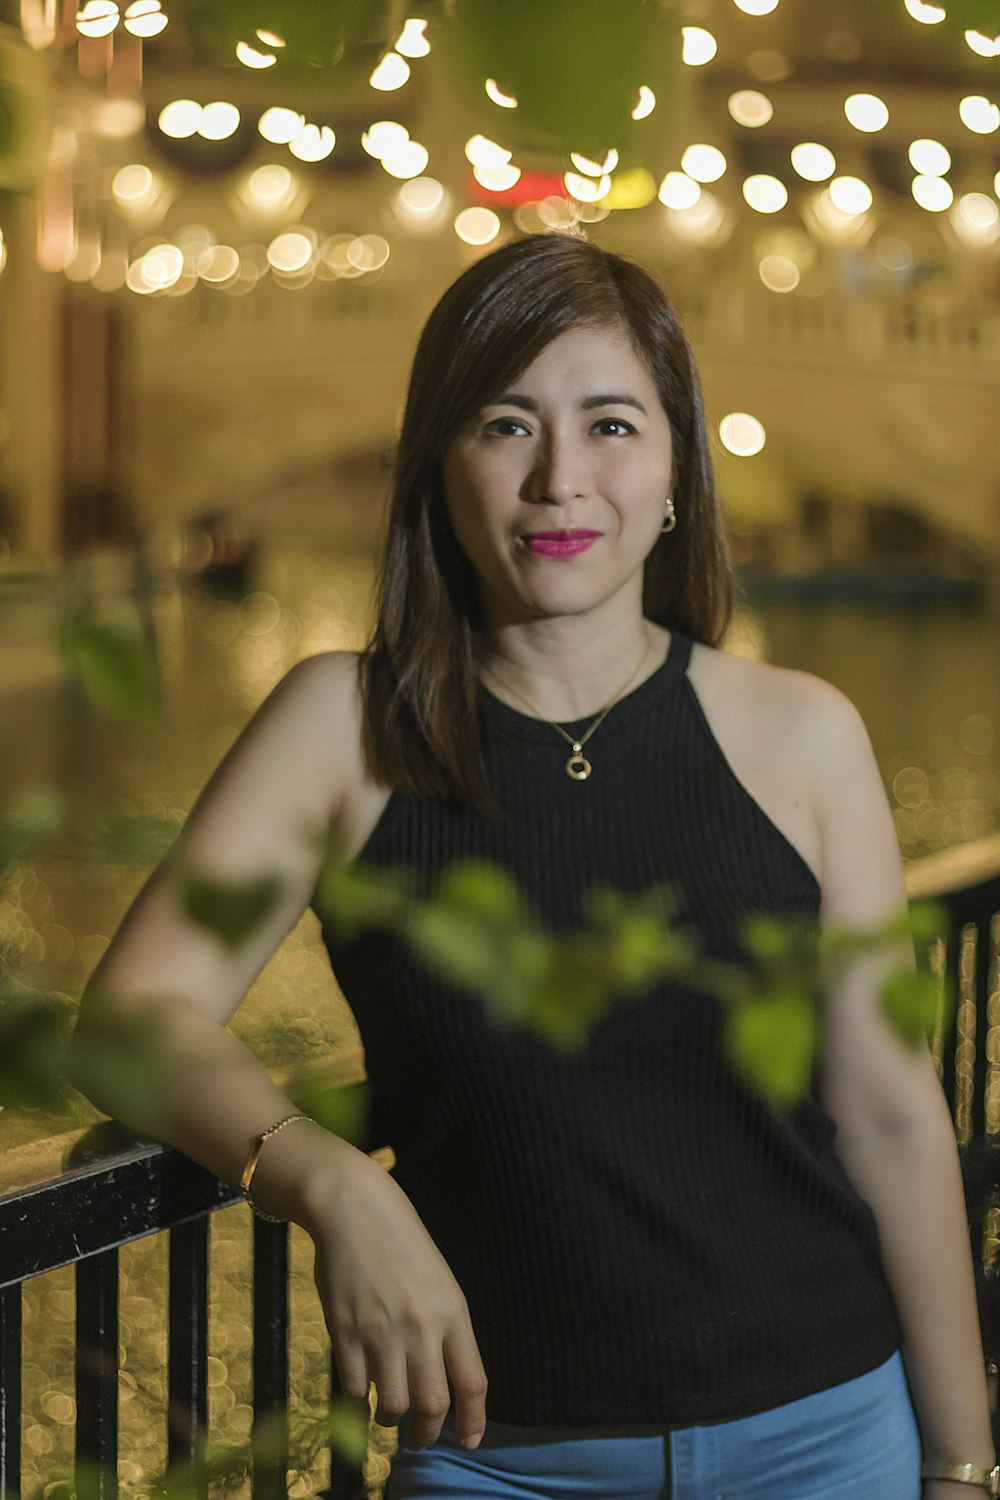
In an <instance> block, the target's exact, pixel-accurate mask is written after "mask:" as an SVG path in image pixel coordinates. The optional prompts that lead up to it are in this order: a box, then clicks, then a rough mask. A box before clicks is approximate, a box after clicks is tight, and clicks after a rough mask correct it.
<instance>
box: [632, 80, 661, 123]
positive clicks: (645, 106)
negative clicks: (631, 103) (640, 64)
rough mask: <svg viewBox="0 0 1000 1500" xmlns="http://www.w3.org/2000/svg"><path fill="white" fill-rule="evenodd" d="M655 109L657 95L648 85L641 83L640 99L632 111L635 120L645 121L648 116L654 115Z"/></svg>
mask: <svg viewBox="0 0 1000 1500" xmlns="http://www.w3.org/2000/svg"><path fill="white" fill-rule="evenodd" d="M655 108H656V95H655V94H654V93H653V90H652V89H651V88H649V87H648V85H647V84H645V83H641V84H640V85H639V98H638V100H637V101H636V104H635V107H634V108H633V110H632V118H633V120H644V119H645V118H646V116H647V115H651V114H652V113H653V110H654V109H655Z"/></svg>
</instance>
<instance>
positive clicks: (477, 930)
mask: <svg viewBox="0 0 1000 1500" xmlns="http://www.w3.org/2000/svg"><path fill="white" fill-rule="evenodd" d="M405 933H406V937H407V938H408V939H409V941H410V942H411V943H412V944H413V946H414V947H415V948H416V949H417V951H418V953H419V954H420V956H421V958H423V959H424V960H425V961H426V962H427V963H428V964H430V965H432V966H433V967H434V968H435V969H437V971H438V972H439V973H440V974H443V975H445V976H446V977H447V978H448V979H450V980H452V981H453V982H454V983H456V984H462V985H466V986H468V987H469V988H470V989H473V990H477V991H479V992H480V993H481V992H483V991H485V990H486V989H488V988H489V987H490V985H491V984H492V982H493V980H494V978H495V976H496V973H497V965H498V963H499V960H500V953H499V951H498V946H497V944H496V943H495V942H494V941H493V935H492V933H491V932H490V931H489V930H488V928H487V927H486V925H485V924H484V923H483V921H482V920H481V918H480V917H478V916H477V915H475V914H474V913H469V912H462V911H456V910H455V909H454V908H452V907H448V906H445V905H441V904H438V903H435V902H431V901H428V902H424V903H423V904H422V905H421V906H419V907H417V908H415V909H414V910H413V911H412V912H411V913H410V914H409V916H408V917H407V919H406V924H405Z"/></svg>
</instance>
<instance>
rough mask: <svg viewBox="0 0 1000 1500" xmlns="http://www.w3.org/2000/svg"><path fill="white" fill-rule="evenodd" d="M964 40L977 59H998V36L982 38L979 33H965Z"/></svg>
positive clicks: (999, 39)
mask: <svg viewBox="0 0 1000 1500" xmlns="http://www.w3.org/2000/svg"><path fill="white" fill-rule="evenodd" d="M965 40H966V43H967V44H968V46H969V47H971V49H972V51H973V52H975V53H976V54H977V55H978V56H979V57H1000V36H984V35H983V33H982V32H981V31H967V32H966V33H965Z"/></svg>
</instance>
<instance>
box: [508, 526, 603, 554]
mask: <svg viewBox="0 0 1000 1500" xmlns="http://www.w3.org/2000/svg"><path fill="white" fill-rule="evenodd" d="M600 534H601V533H600V532H599V531H536V532H532V533H531V534H530V535H529V536H526V537H525V538H524V540H525V543H526V544H527V546H528V547H529V548H530V549H531V551H532V552H534V553H535V554H536V555H537V556H539V557H554V558H559V557H576V555H577V553H578V552H586V550H587V548H588V547H590V546H592V545H593V543H594V542H596V541H597V538H598V537H599V536H600Z"/></svg>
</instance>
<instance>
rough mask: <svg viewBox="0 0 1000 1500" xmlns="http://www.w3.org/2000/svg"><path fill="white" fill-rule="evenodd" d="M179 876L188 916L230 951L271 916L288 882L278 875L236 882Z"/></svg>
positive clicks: (199, 876) (182, 874) (237, 946)
mask: <svg viewBox="0 0 1000 1500" xmlns="http://www.w3.org/2000/svg"><path fill="white" fill-rule="evenodd" d="M178 880H179V884H180V894H181V904H182V906H183V908H184V910H185V911H186V912H187V914H188V916H189V917H191V918H192V920H193V921H195V922H197V923H198V924H199V926H201V927H205V928H207V929H208V931H209V932H212V933H214V934H215V936H216V937H217V938H218V939H219V942H220V943H222V945H223V946H224V947H225V948H228V949H229V950H230V952H235V951H236V950H237V949H238V948H241V947H242V946H243V944H244V943H245V942H246V941H247V939H248V938H250V937H252V935H253V933H254V932H255V931H256V929H257V927H258V926H259V925H260V924H261V922H263V921H264V920H265V919H266V918H267V917H268V916H270V914H271V912H272V911H273V910H274V908H275V907H276V906H277V904H278V902H279V901H280V900H281V898H282V896H283V894H284V891H285V886H286V884H287V882H286V881H285V880H283V879H282V878H281V877H280V876H278V875H261V876H259V877H258V878H257V879H256V880H249V881H245V882H242V883H237V882H223V881H221V880H210V879H208V878H207V877H206V876H204V875H191V874H187V873H184V872H182V873H181V874H180V875H179V876H178Z"/></svg>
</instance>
